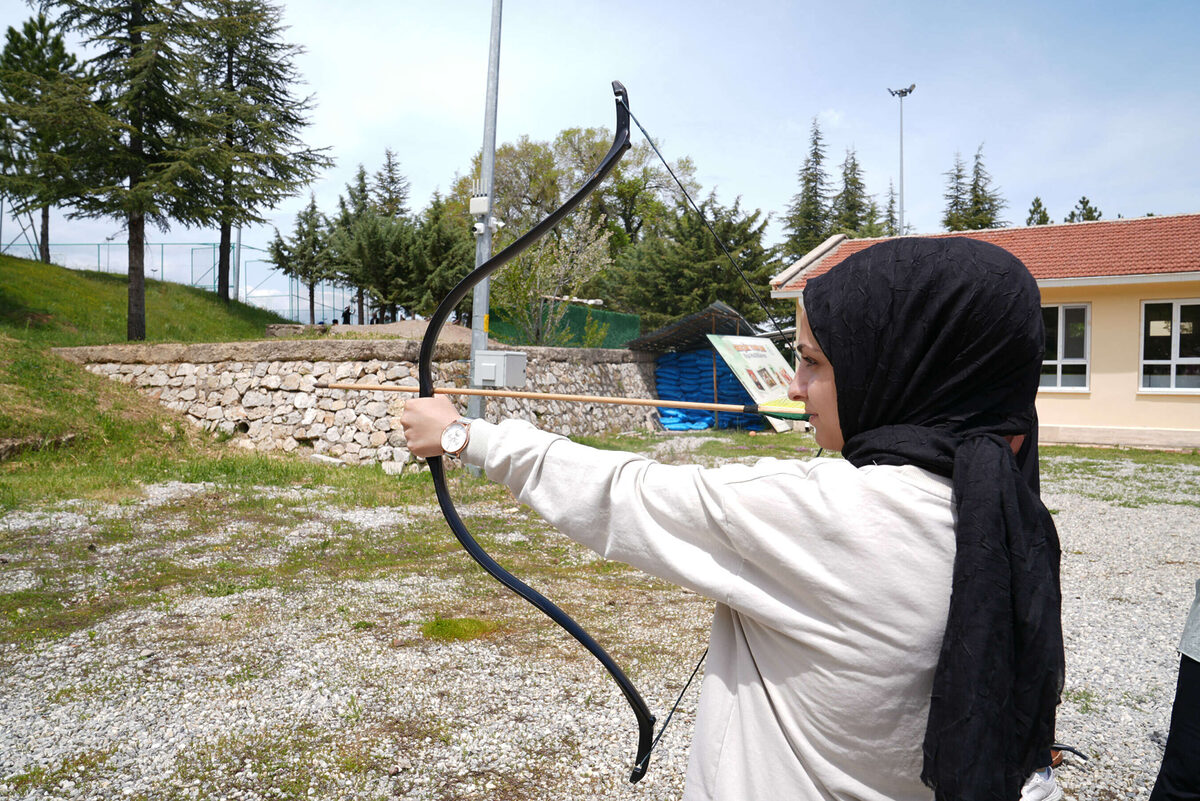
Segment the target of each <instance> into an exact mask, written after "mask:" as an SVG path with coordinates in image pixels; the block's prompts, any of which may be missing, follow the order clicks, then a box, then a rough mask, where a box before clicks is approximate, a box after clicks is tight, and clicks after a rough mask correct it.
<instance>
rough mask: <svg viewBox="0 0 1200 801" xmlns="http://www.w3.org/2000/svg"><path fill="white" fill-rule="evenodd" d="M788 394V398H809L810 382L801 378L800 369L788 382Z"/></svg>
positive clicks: (801, 399)
mask: <svg viewBox="0 0 1200 801" xmlns="http://www.w3.org/2000/svg"><path fill="white" fill-rule="evenodd" d="M787 396H788V400H794V401H806V400H808V382H807V381H802V380H801V378H800V371H799V370H797V371H796V374H795V375H794V376H792V380H791V382H789V383H788V388H787Z"/></svg>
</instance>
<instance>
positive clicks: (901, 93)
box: [888, 83, 917, 236]
mask: <svg viewBox="0 0 1200 801" xmlns="http://www.w3.org/2000/svg"><path fill="white" fill-rule="evenodd" d="M916 88H917V85H916V84H915V83H914V84H913V85H912V86H910V87H908V88H907V89H888V91H889V92H891V93H892V97H899V98H900V224H899V227H898V230H897V231H896V233H897V234H898V235H899V236H904V98H906V97H908V96H909V95H911V94H912V92H913V90H914V89H916Z"/></svg>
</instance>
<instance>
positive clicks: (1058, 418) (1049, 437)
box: [796, 281, 1200, 448]
mask: <svg viewBox="0 0 1200 801" xmlns="http://www.w3.org/2000/svg"><path fill="white" fill-rule="evenodd" d="M1188 298H1200V281H1178V282H1171V283H1149V284H1120V285H1113V286H1104V285H1099V286H1072V287H1043V288H1042V302H1043V303H1044V304H1047V305H1048V304H1052V303H1088V304H1091V318H1090V319H1091V331H1090V336H1091V340H1090V343H1089V353H1090V356H1091V360H1090V365H1089V366H1090V376H1089V378H1090V380H1089V387H1088V390H1087V391H1085V392H1080V391H1063V390H1056V391H1042V392H1039V393H1038V397H1037V406H1038V416H1039V418H1040V420H1041V439H1042V441H1044V442H1069V443H1087V444H1095V445H1135V446H1152V447H1166V448H1200V393H1197V394H1192V395H1184V394H1163V393H1151V392H1139V391H1138V389H1139V387H1138V369H1139V363H1138V359H1139V354H1140V347H1141V346H1140V337H1141V330H1140V329H1141V304H1142V301H1144V300H1182V299H1188ZM796 312H797V314H799V313H800V301H799V299H797V303H796Z"/></svg>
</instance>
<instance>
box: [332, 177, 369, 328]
mask: <svg viewBox="0 0 1200 801" xmlns="http://www.w3.org/2000/svg"><path fill="white" fill-rule="evenodd" d="M373 216H375V207H374V205H373V204H372V200H371V187H370V184H369V182H368V180H367V170H366V168H365V167H363V165H361V164H359V165H358V170H356V171H355V173H354V180H353V182H351V183H349V184H346V194H345V195H341V196H339V197H338V212H337V216H335V217H334V218H333V221H332V223H331V224H330V231H329V244H330V260H331V262H332V264H333V268H334V271H335V272H336V274H337V278H338V280H339V281H341V282H342V283H344V284H346V285H348V286H351V287H354V288H355V302H356V303H357V305H358V319H359V320H362V319H363V318H364V316H365V314H366V312H365V306H366V303H365V300H366V297H365V293H366V289H367V287H368V286H369V285H370V282H371V273H372V269H373V267H374V266H375V264H374V258H375V257H374V255H372V256H371V257H369V258H368V261H369V262H371V264H370V265H368V263H365V262H364V261H363V260H362V257H363V256H364V255H365V253H366V251H365V248H366V247H367V246H366V245H365V244H364V245H363V246H361V247H360V246H359V245H357V244H356V243H355V239H356V237H359V236H363V237H372V238H376V237H375V235H376V233H377V232H375V231H372V230H371V229H372V224H373V221H372V220H371V219H370V218H371V217H373ZM380 244H381V243H380V242H379V240H378V239H377V238H376V241H375V242H374V246H375V247H378V246H379V245H380Z"/></svg>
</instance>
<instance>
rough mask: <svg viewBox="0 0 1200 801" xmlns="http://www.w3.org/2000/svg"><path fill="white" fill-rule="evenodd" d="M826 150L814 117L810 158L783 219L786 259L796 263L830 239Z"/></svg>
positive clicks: (802, 168)
mask: <svg viewBox="0 0 1200 801" xmlns="http://www.w3.org/2000/svg"><path fill="white" fill-rule="evenodd" d="M824 163H825V146H824V141H823V140H822V138H821V127H820V126H819V125H818V124H817V118H816V117H813V121H812V135H811V139H810V141H809V147H808V156H807V158H805V160H804V165H803V166H802V167H801V168H800V172H799V175H798V177H799V180H800V191H799V192H798V193H797V194H796V196H795V197H793V198H792V202H791V205H789V206H788V212H787V215H786V216H785V217H784V230H785V231H786V232H787V240H786V241H785V242H784V245H783V248H784V254H785V256H786V258H788V259H789V260H791V261H795V260H797V259H799V258H800V257H802V256H803V255H804V254H805V253H808V252H809V251H810V250H812V249H813V248H815V247H816V246H817V245H819V244H821V243H822V242H823V241H825V238H826V237H827V236H828V235H829V211H828V197H829V188H828V187H829V176H828V175H827V174H826V173H825V170H824V167H823V165H824Z"/></svg>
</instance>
